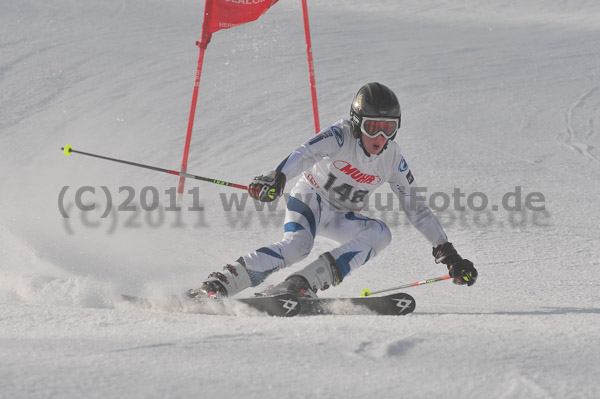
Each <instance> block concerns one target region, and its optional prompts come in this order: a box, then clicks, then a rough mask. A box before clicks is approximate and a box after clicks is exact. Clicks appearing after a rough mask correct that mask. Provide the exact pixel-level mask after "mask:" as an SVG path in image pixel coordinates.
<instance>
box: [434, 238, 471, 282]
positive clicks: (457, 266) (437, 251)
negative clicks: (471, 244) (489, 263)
mask: <svg viewBox="0 0 600 399" xmlns="http://www.w3.org/2000/svg"><path fill="white" fill-rule="evenodd" d="M433 256H434V257H435V263H443V264H445V265H446V266H447V267H448V274H449V275H450V277H452V278H453V282H454V284H458V285H465V284H466V285H468V286H469V287H470V286H472V285H473V284H475V282H476V281H477V275H478V273H477V269H475V266H473V262H471V261H470V260H468V259H463V258H462V257H461V256H460V255H459V254H458V252H456V249H454V245H452V243H450V242H446V243H444V244H442V245H438V246H437V247H436V248H433Z"/></svg>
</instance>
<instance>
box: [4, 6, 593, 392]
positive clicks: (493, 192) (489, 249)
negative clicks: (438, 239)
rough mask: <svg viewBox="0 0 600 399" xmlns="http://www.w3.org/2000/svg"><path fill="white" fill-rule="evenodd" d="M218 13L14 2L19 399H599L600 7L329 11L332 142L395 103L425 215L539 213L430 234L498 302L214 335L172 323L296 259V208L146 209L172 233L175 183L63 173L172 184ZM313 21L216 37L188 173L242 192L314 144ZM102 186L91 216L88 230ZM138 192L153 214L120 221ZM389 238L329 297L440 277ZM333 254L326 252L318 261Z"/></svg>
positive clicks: (412, 238)
mask: <svg viewBox="0 0 600 399" xmlns="http://www.w3.org/2000/svg"><path fill="white" fill-rule="evenodd" d="M202 7H203V2H191V1H188V0H175V1H165V0H123V1H119V2H116V3H111V2H93V1H90V0H85V1H83V2H81V1H76V0H56V1H53V2H51V3H49V2H46V1H43V0H23V1H19V2H14V1H10V0H0V33H1V34H0V38H1V39H0V149H1V151H2V153H1V155H2V156H1V157H0V166H1V167H2V169H3V170H4V171H5V173H4V175H3V179H1V180H0V190H1V194H2V200H3V203H2V205H3V206H2V207H0V260H1V262H0V397H2V398H4V397H6V398H11V399H12V398H17V399H20V398H24V399H25V398H26V399H34V398H44V399H47V398H66V397H85V398H89V399H92V398H102V399H105V398H112V397H115V398H116V397H126V398H151V397H161V398H162V397H165V398H167V397H169V398H183V397H186V398H188V397H195V396H202V397H219V398H249V399H257V398H277V399H279V398H282V397H286V398H306V397H307V396H310V397H316V398H332V397H343V398H364V397H366V396H368V397H381V398H393V397H407V398H427V399H432V398H440V399H441V398H443V399H448V398H450V399H452V398H461V399H469V398H474V399H475V398H477V399H478V398H483V397H489V398H494V399H495V398H507V399H509V398H510V399H513V398H524V399H532V398H533V399H549V398H560V399H580V398H581V399H592V398H594V399H595V398H598V397H600V389H599V388H598V386H597V384H596V383H595V380H596V374H597V371H598V370H599V369H600V360H599V359H600V335H599V334H598V331H600V277H599V276H600V273H598V272H599V271H600V262H598V260H597V258H598V256H597V246H598V242H600V230H599V229H598V220H599V217H600V214H599V209H600V186H599V185H598V177H599V176H600V175H599V173H600V169H599V168H598V164H599V163H600V153H599V151H600V150H599V149H600V142H599V140H600V134H599V132H598V126H600V85H599V83H598V82H600V70H599V69H598V65H600V53H599V52H598V43H599V42H600V22H599V21H600V20H599V19H598V18H596V16H597V15H600V3H598V2H597V1H596V0H568V1H563V0H537V1H530V2H526V3H518V2H512V1H508V0H499V1H495V2H488V3H485V4H482V3H481V2H478V1H475V0H460V1H455V2H450V3H449V2H445V1H439V0H424V1H416V0H415V1H412V0H411V1H408V2H402V4H400V3H399V2H398V1H397V0H373V1H370V2H365V3H364V4H358V3H356V2H347V1H342V0H328V1H327V2H309V12H310V18H311V34H312V41H313V56H314V58H315V76H316V80H317V92H318V96H319V111H320V117H321V127H324V126H327V124H329V123H333V122H334V121H336V120H338V119H339V118H340V117H347V113H348V109H349V105H350V101H351V98H352V96H353V95H354V94H355V92H356V90H357V89H358V87H360V85H362V84H363V83H365V82H368V81H381V82H382V83H386V84H388V85H389V86H390V87H392V88H394V89H395V90H396V92H397V93H398V95H399V98H400V102H401V104H402V108H403V121H402V129H401V131H400V134H399V135H398V137H397V140H398V142H399V143H400V145H401V147H402V148H403V152H404V154H405V155H406V159H407V160H408V162H409V164H410V167H411V170H412V171H413V172H414V174H415V176H416V179H417V180H418V181H419V183H421V184H424V185H426V186H427V187H428V188H429V189H430V190H429V191H428V193H431V192H438V191H442V192H445V193H448V194H451V193H452V190H453V189H454V188H455V187H459V188H461V189H462V191H463V192H467V194H466V196H468V195H469V193H474V192H482V193H485V194H486V195H488V196H489V200H490V205H497V204H499V203H500V201H501V198H502V196H503V195H504V194H505V193H507V192H512V191H513V190H514V189H515V187H516V186H519V187H521V188H522V190H523V193H524V196H525V195H527V194H528V193H531V192H541V193H542V194H543V195H544V197H545V211H544V212H533V211H523V212H509V211H503V210H502V209H500V210H499V211H498V212H492V211H489V212H488V211H484V212H475V211H470V210H467V211H464V212H457V211H455V210H454V209H453V208H452V207H450V209H449V210H448V211H447V212H442V211H440V212H437V211H436V213H438V215H439V216H440V220H441V222H442V224H443V225H444V227H445V228H446V231H447V232H448V234H449V237H450V238H451V241H453V242H454V244H455V245H456V246H457V248H458V249H459V251H460V253H461V254H463V255H464V256H465V257H468V258H469V259H471V260H473V261H474V262H475V264H476V265H477V266H478V268H479V270H480V278H479V281H478V282H477V284H476V285H475V286H473V287H471V288H465V287H456V286H454V285H452V284H451V283H449V282H440V283H435V284H430V285H426V286H422V287H415V288H411V289H408V290H407V292H409V293H410V294H411V295H413V296H414V297H415V299H416V302H417V307H416V311H415V313H414V314H411V315H409V316H404V317H382V316H371V315H363V316H356V315H338V316H322V317H296V318H292V319H277V318H270V317H267V316H264V315H261V314H256V312H253V311H249V310H248V309H247V307H245V306H241V307H240V308H239V309H234V312H235V314H237V316H235V317H232V316H210V315H199V314H194V308H193V306H190V307H187V306H183V305H182V304H181V303H178V302H174V301H173V299H172V297H171V296H172V294H174V293H180V292H183V291H184V290H185V289H188V288H190V287H195V286H197V285H198V284H199V283H200V282H201V281H202V280H203V279H204V278H205V277H206V276H207V275H208V274H209V273H210V272H213V271H215V270H218V269H220V268H221V267H222V265H223V264H224V263H225V262H231V261H232V260H234V259H236V258H237V257H238V256H239V255H241V254H242V253H244V252H247V251H250V250H253V249H255V248H258V247H259V246H262V245H264V244H265V243H266V242H270V241H274V240H278V239H279V238H280V236H281V222H282V220H283V209H284V208H283V206H284V204H283V203H282V202H280V203H279V205H278V206H279V208H277V211H275V212H273V213H269V212H259V211H256V210H254V209H253V206H252V203H251V202H249V203H248V207H247V209H246V210H244V211H237V210H235V209H233V210H225V209H224V206H223V202H222V201H223V197H222V196H225V197H226V198H230V197H227V196H230V195H232V194H233V193H238V194H240V193H241V192H238V191H235V190H233V189H230V188H226V187H219V186H216V187H215V186H212V185H208V184H204V183H195V182H189V181H188V182H187V183H186V187H187V188H190V189H191V188H194V187H196V188H199V191H198V198H197V200H198V201H199V203H200V204H201V205H202V206H204V207H205V210H204V211H203V212H193V211H182V212H180V213H177V215H174V213H170V212H163V213H162V214H161V213H148V212H143V211H140V201H141V198H140V193H141V190H142V189H144V188H147V187H154V188H156V189H157V191H158V193H159V194H160V198H159V202H160V204H162V205H164V206H165V207H167V206H168V205H169V198H168V196H167V195H166V194H164V193H165V190H168V189H169V188H170V187H173V186H175V185H176V184H177V179H174V178H173V176H166V175H161V174H156V173H154V172H151V171H147V170H141V169H136V168H131V167H128V166H125V165H120V164H114V163H107V162H104V161H100V160H91V159H84V158H83V157H79V158H78V157H76V156H75V155H73V156H71V157H69V158H66V157H65V156H64V155H63V154H62V153H61V152H59V150H58V149H59V148H60V147H61V146H64V145H65V144H72V145H73V146H74V147H75V148H80V149H81V150H82V151H86V150H87V151H89V152H92V153H99V154H102V155H106V156H114V157H117V158H123V159H127V160H131V161H134V162H141V163H145V164H150V165H156V166H158V167H165V168H169V169H176V168H178V166H179V165H180V163H181V151H182V148H183V142H184V138H185V131H186V127H187V117H188V112H189V103H190V98H191V92H192V84H193V78H194V73H195V66H196V65H195V62H196V60H197V55H198V54H197V51H198V49H197V47H196V46H195V45H194V42H195V40H197V39H198V38H199V35H200V32H201V16H202ZM300 15H301V8H300V3H299V2H283V1H280V2H278V3H277V4H276V5H275V6H274V7H273V8H272V9H271V10H269V11H268V12H267V13H266V14H265V15H263V16H262V17H261V18H260V19H259V20H258V21H257V22H254V23H251V24H246V25H242V26H239V27H236V28H233V29H228V30H223V31H220V32H217V33H215V35H214V36H213V39H212V42H211V44H210V46H209V48H208V49H207V52H206V56H205V64H204V68H203V74H202V81H201V85H200V97H199V103H198V109H197V113H196V124H195V126H194V136H193V138H192V145H191V151H190V164H189V166H188V171H189V172H190V173H196V174H199V175H203V176H204V175H205V176H211V177H214V178H219V179H224V180H228V181H233V182H238V183H240V184H246V183H247V181H248V180H249V178H251V177H252V176H254V175H256V174H259V173H263V172H264V171H267V170H270V169H272V168H273V167H274V166H276V165H277V164H278V163H279V161H280V160H281V159H283V158H284V157H285V156H287V155H288V153H289V151H290V150H291V149H292V147H293V146H295V145H297V144H300V143H301V142H302V141H304V140H305V138H307V137H309V136H310V135H312V134H313V125H312V123H313V122H312V114H311V104H310V92H309V89H308V76H307V71H306V48H305V43H304V35H303V30H302V29H303V28H302V20H301V18H300ZM565 110H566V111H565ZM273 137H276V139H275V140H274V139H273ZM291 184H293V182H290V186H288V187H286V189H287V190H286V191H289V189H290V188H291ZM67 186H68V194H66V199H65V204H64V205H65V209H66V210H67V211H68V212H69V215H70V218H68V219H66V218H63V217H62V216H61V215H60V213H59V212H58V210H57V197H58V196H59V193H60V192H61V190H64V189H65V187H67ZM83 186H88V187H94V188H95V189H96V194H92V193H90V192H87V193H86V194H85V196H84V202H86V203H87V202H93V203H96V204H97V205H98V209H97V210H96V213H94V212H90V213H81V212H77V207H76V206H75V204H74V199H73V198H74V192H75V191H76V189H78V188H80V187H83ZM123 186H127V187H131V188H132V189H134V190H135V193H136V195H135V199H134V202H133V203H134V204H135V205H137V207H138V211H136V212H130V213H127V212H121V211H116V209H117V208H118V206H119V205H120V204H122V202H123V199H124V198H125V196H124V193H121V192H120V191H119V190H120V189H121V188H122V187H123ZM102 187H105V189H106V190H108V191H109V192H111V193H113V196H114V198H113V208H114V210H113V211H111V212H110V214H109V217H107V218H101V217H100V215H101V214H102V213H103V210H104V208H103V206H104V205H105V204H106V202H107V199H106V198H105V197H102V195H103V193H104V192H105V191H104V189H103V188H102ZM381 192H382V193H383V194H384V195H385V194H386V193H387V192H388V190H382V191H381ZM119 195H120V196H119ZM195 200H196V199H194V200H192V198H191V195H188V196H187V197H186V198H185V202H184V204H185V207H184V210H185V209H187V208H188V207H191V206H192V205H193V201H195ZM465 202H466V198H464V199H463V205H465ZM161 209H162V208H161ZM369 212H370V213H369V215H370V216H373V217H378V218H381V219H384V220H385V221H386V222H387V223H388V224H389V225H390V229H391V230H392V233H393V237H394V238H393V240H394V241H393V244H392V245H390V247H389V248H388V249H386V251H384V252H383V253H382V254H380V255H379V256H378V257H377V258H375V259H373V260H371V261H370V262H369V263H368V264H367V265H365V266H364V267H363V268H361V269H359V270H357V271H355V272H353V274H352V275H351V276H349V278H346V279H345V280H344V283H343V284H341V285H340V286H339V287H336V288H333V289H330V290H328V291H325V292H323V293H321V295H322V296H323V297H341V296H350V295H357V294H358V293H360V292H361V290H362V289H363V288H370V289H379V288H385V287H389V286H395V285H399V284H402V283H407V282H411V281H418V280H422V279H424V278H428V277H434V276H436V275H440V274H442V273H445V270H444V267H443V266H439V265H434V264H433V261H432V259H431V248H430V245H429V244H428V243H427V242H425V241H424V240H423V238H422V237H421V236H420V235H419V234H418V233H417V232H416V231H415V230H414V229H413V228H412V227H411V226H409V225H408V223H404V222H406V221H404V220H403V219H402V218H401V217H400V218H399V217H396V216H397V214H395V213H394V214H392V215H390V214H389V213H385V212H379V211H377V210H371V211H369ZM176 216H177V218H176ZM536 217H537V218H538V219H536ZM332 245H334V244H332V243H331V242H330V241H328V240H317V242H316V243H315V248H314V251H313V253H312V254H311V258H310V259H307V260H311V259H312V258H313V257H316V256H317V255H318V254H319V253H320V252H323V251H325V250H329V249H331V246H332ZM298 267H301V265H294V266H293V267H291V268H290V270H289V271H288V270H286V271H282V272H279V273H276V274H274V275H272V276H270V277H269V278H268V279H267V281H266V282H265V283H264V285H263V286H261V287H258V288H257V289H256V290H258V289H261V288H264V287H265V286H266V285H269V284H275V283H277V282H279V281H280V280H281V279H282V278H284V277H285V276H287V275H288V274H289V273H291V272H293V271H294V270H296V268H298ZM251 291H253V290H247V292H244V295H252V292H251ZM121 293H128V294H133V295H144V296H150V297H152V298H153V302H152V306H151V307H150V308H148V309H138V308H135V307H132V306H131V305H130V304H127V303H124V302H123V301H121V300H120V297H119V295H120V294H121Z"/></svg>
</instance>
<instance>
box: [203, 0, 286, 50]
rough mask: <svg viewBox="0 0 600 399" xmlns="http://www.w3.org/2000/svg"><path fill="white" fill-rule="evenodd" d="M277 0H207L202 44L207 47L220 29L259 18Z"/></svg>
mask: <svg viewBox="0 0 600 399" xmlns="http://www.w3.org/2000/svg"><path fill="white" fill-rule="evenodd" d="M277 1H278V0H206V5H205V7H204V23H203V25H202V43H201V44H202V45H203V46H204V48H206V46H207V45H208V43H209V42H210V38H211V36H212V34H213V33H215V32H216V31H218V30H221V29H229V28H233V27H234V26H238V25H241V24H245V23H246V22H251V21H254V20H256V19H258V17H260V16H261V15H263V14H264V13H265V12H267V10H268V9H269V8H270V7H271V6H272V5H273V4H275V3H277Z"/></svg>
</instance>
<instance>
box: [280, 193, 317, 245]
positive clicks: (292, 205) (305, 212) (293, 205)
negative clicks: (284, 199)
mask: <svg viewBox="0 0 600 399" xmlns="http://www.w3.org/2000/svg"><path fill="white" fill-rule="evenodd" d="M287 209H288V210H289V211H291V212H298V213H299V214H301V215H302V216H304V218H305V219H306V221H307V222H308V227H309V228H310V234H312V236H313V238H314V236H315V235H316V233H317V224H316V223H315V215H313V212H312V211H311V210H310V208H309V207H308V205H306V204H305V203H304V202H302V201H300V200H299V199H297V198H296V197H292V196H291V195H290V199H289V200H288V203H287Z"/></svg>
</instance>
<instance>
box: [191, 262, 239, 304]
mask: <svg viewBox="0 0 600 399" xmlns="http://www.w3.org/2000/svg"><path fill="white" fill-rule="evenodd" d="M250 285H251V282H250V276H249V275H248V271H247V270H246V262H244V258H242V257H240V258H239V259H238V260H237V261H236V262H234V263H233V264H232V265H230V264H227V265H225V267H223V273H221V272H214V273H211V274H210V276H208V279H207V280H206V281H205V282H203V283H202V285H201V286H200V287H199V288H192V289H190V290H187V291H186V292H185V296H187V297H188V298H192V299H201V298H214V299H219V298H224V297H228V296H233V295H235V294H237V293H238V292H240V291H242V290H244V289H246V288H248V287H250Z"/></svg>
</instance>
